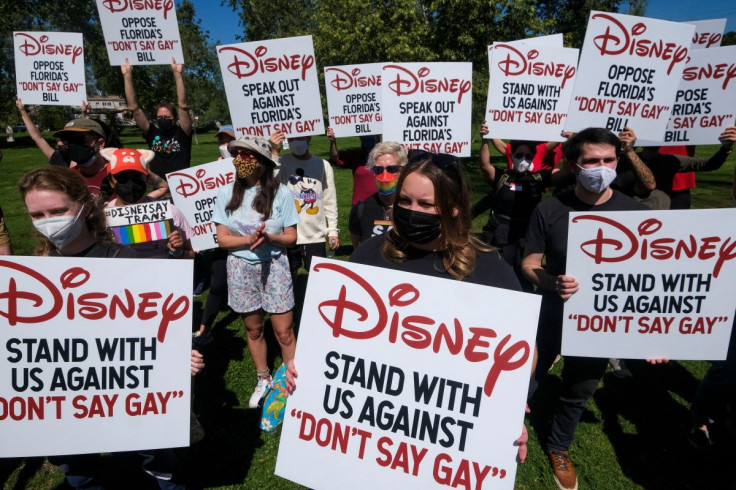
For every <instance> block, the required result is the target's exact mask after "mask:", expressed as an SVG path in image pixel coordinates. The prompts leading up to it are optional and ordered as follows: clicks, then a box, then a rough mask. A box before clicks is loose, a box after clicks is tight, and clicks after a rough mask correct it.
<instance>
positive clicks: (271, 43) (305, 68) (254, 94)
mask: <svg viewBox="0 0 736 490" xmlns="http://www.w3.org/2000/svg"><path fill="white" fill-rule="evenodd" d="M217 56H218V58H219V60H220V70H221V71H222V81H223V83H224V85H225V93H226V94H227V103H228V106H230V116H231V117H232V120H233V126H234V128H235V132H236V135H237V136H238V137H240V136H242V135H244V134H254V135H258V136H263V137H266V138H268V136H269V135H270V134H271V133H274V132H276V131H282V132H284V133H286V136H287V137H291V136H309V135H313V134H324V132H325V126H324V121H323V120H322V100H321V99H320V95H319V81H318V78H317V68H316V65H315V60H314V47H313V45H312V36H301V37H290V38H284V39H271V40H268V41H256V42H250V43H240V44H228V45H225V46H218V47H217Z"/></svg>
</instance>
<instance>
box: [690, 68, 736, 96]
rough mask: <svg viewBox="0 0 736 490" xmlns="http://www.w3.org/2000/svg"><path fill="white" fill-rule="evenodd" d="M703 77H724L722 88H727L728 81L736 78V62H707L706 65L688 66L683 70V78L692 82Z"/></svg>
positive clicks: (716, 78)
mask: <svg viewBox="0 0 736 490" xmlns="http://www.w3.org/2000/svg"><path fill="white" fill-rule="evenodd" d="M703 78H713V79H715V80H718V79H719V78H723V85H721V88H723V90H726V87H728V83H729V82H730V81H731V80H732V79H733V78H736V63H718V64H717V65H715V66H714V65H711V64H710V63H706V64H705V66H688V67H685V70H684V71H683V72H682V79H683V80H685V81H687V82H691V81H693V80H702V79H703Z"/></svg>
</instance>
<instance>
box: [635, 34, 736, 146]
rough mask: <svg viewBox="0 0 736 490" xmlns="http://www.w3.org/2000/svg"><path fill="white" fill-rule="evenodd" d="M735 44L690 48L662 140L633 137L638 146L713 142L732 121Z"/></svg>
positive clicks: (734, 110) (735, 112)
mask: <svg viewBox="0 0 736 490" xmlns="http://www.w3.org/2000/svg"><path fill="white" fill-rule="evenodd" d="M734 60H736V46H724V47H722V48H710V49H694V50H692V51H690V54H689V56H688V62H687V65H686V66H685V70H684V71H683V73H682V79H681V81H680V86H679V88H678V89H677V95H676V97H675V103H674V105H673V106H672V115H671V116H670V118H669V122H668V123H667V130H666V131H665V133H664V139H663V140H662V141H648V140H645V139H642V138H639V139H637V144H638V145H641V146H673V145H713V144H716V143H718V136H719V135H720V134H721V133H722V132H723V131H724V130H725V129H726V128H728V127H729V126H731V125H733V124H734V115H736V80H734V79H736V61H734Z"/></svg>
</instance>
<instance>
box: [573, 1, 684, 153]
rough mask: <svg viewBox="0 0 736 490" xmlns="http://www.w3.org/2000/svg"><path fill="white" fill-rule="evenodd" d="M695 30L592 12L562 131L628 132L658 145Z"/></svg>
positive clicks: (659, 22)
mask: <svg viewBox="0 0 736 490" xmlns="http://www.w3.org/2000/svg"><path fill="white" fill-rule="evenodd" d="M694 30H695V27H694V26H692V25H689V24H680V23H676V22H667V21H663V20H656V19H648V18H645V17H636V16H631V15H622V14H613V13H607V12H596V11H592V12H591V13H590V19H589V20H588V28H587V30H586V33H585V42H584V43H583V52H582V54H581V56H580V63H579V64H578V75H577V79H576V80H575V89H574V90H573V100H572V102H571V104H570V107H569V110H568V114H567V120H566V122H565V129H566V130H567V131H573V132H576V131H580V130H582V129H585V128H588V127H591V126H592V127H605V128H607V129H610V130H611V131H614V132H620V131H623V129H624V127H626V126H629V127H631V128H633V129H634V131H635V132H636V134H637V135H638V136H639V137H640V138H643V139H649V140H660V139H662V138H663V136H664V132H665V128H666V127H667V120H668V118H669V116H670V111H671V109H672V104H673V103H674V100H675V92H676V91H677V87H678V85H679V80H680V77H681V76H682V71H683V69H684V68H685V63H686V62H687V55H688V48H689V47H690V43H691V40H692V36H693V31H694Z"/></svg>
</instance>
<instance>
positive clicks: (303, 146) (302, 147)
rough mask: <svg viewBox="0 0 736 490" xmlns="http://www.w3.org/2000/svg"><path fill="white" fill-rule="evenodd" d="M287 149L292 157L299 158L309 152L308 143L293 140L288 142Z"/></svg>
mask: <svg viewBox="0 0 736 490" xmlns="http://www.w3.org/2000/svg"><path fill="white" fill-rule="evenodd" d="M289 148H291V152H292V153H293V154H294V155H296V156H298V157H300V156H302V155H304V154H305V153H306V152H307V150H309V143H308V142H307V141H305V140H294V141H290V142H289Z"/></svg>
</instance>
